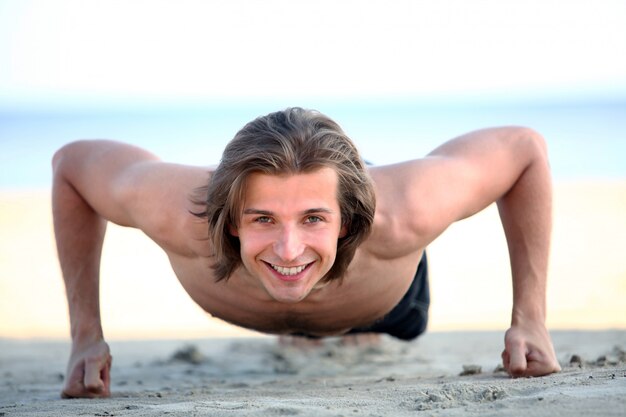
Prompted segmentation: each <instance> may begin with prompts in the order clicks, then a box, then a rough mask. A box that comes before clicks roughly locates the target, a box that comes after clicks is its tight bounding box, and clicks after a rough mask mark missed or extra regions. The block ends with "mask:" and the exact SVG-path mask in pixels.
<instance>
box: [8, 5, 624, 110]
mask: <svg viewBox="0 0 626 417" xmlns="http://www.w3.org/2000/svg"><path fill="white" fill-rule="evenodd" d="M625 22H626V2H625V1H623V0H606V1H603V0H589V1H585V0H573V1H567V2H564V1H562V0H528V1H517V0H516V1H509V0H475V1H466V0H444V1H406V0H396V1H388V0H382V1H379V0H375V1H363V0H356V1H338V0H322V1H306V2H304V1H293V0H291V1H290V0H263V1H256V0H229V1H194V0H177V1H164V0H145V1H132V0H125V1H112V0H109V1H97V0H61V1H43V0H42V1H36V0H0V105H1V106H3V107H5V108H6V107H9V108H11V107H17V106H23V105H26V106H27V107H28V106H29V105H34V104H38V105H45V104H52V105H60V104H62V103H64V102H67V101H68V100H69V101H70V102H72V101H73V102H79V103H81V102H85V101H86V102H90V103H91V104H93V102H100V103H105V102H114V103H115V102H118V101H120V100H122V101H123V102H128V101H129V100H130V101H131V102H135V101H138V102H144V103H145V102H148V103H151V102H165V103H168V102H174V101H175V102H178V101H182V102H185V101H211V100H220V99H233V100H238V99H264V98H276V97H291V96H294V97H325V98H333V97H338V98H348V99H354V98H360V97H396V96H398V97H409V98H414V97H418V98H420V97H449V96H453V97H458V96H470V97H471V96H475V95H483V96H484V95H489V96H491V95H495V96H496V98H497V97H507V96H511V95H513V96H516V95H521V96H528V95H548V96H550V95H553V96H554V95H556V96H589V95H592V96H593V95H596V96H597V95H599V96H611V97H615V96H618V97H624V96H626V52H625V51H626V23H625Z"/></svg>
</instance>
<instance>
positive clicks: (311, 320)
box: [172, 259, 419, 336]
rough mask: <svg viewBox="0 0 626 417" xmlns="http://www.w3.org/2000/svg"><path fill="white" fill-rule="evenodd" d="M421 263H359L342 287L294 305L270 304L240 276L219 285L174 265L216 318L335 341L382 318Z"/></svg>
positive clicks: (203, 272) (197, 270) (206, 271)
mask: <svg viewBox="0 0 626 417" xmlns="http://www.w3.org/2000/svg"><path fill="white" fill-rule="evenodd" d="M418 261H419V260H418V259H416V260H415V261H413V260H407V261H406V262H398V260H395V261H394V262H382V261H378V262H373V261H372V262H356V263H354V264H353V266H354V267H351V268H350V269H349V271H348V274H347V276H346V277H345V279H344V281H343V283H341V284H338V283H336V282H333V283H329V284H328V285H326V286H325V287H323V288H321V289H319V290H314V291H313V292H312V293H311V294H309V296H308V297H307V298H305V299H304V300H303V301H301V302H299V303H295V304H285V303H280V302H277V301H275V300H271V299H269V298H268V297H267V294H265V293H263V291H262V290H260V289H259V288H258V287H254V286H249V285H248V286H246V285H242V284H241V282H240V281H238V280H237V276H236V275H235V276H233V277H232V278H231V279H230V280H229V281H222V282H219V283H216V282H214V280H213V279H212V278H211V277H210V275H211V274H210V268H209V267H208V266H207V265H206V264H204V265H203V266H201V265H197V266H195V267H190V266H189V265H185V264H183V265H179V266H178V267H177V265H176V263H175V262H173V263H172V265H173V266H174V270H175V272H176V274H177V275H178V277H179V279H180V281H181V283H182V284H183V287H185V289H186V290H187V292H188V293H189V295H190V296H191V297H192V298H193V299H194V301H195V302H196V303H198V305H200V307H202V308H203V309H204V310H205V311H207V312H208V313H210V314H211V315H213V316H215V317H218V318H220V319H222V320H225V321H227V322H230V323H232V324H235V325H237V326H241V327H245V328H249V329H253V330H256V331H260V332H264V333H274V334H291V333H306V334H312V335H318V336H330V335H337V334H342V333H345V332H346V331H348V330H350V329H352V328H355V327H362V326H366V325H369V324H372V323H373V322H375V321H377V320H379V319H381V318H383V317H384V316H385V315H386V314H387V313H388V312H389V311H391V310H392V309H393V308H394V307H395V306H396V305H397V303H398V302H399V301H400V299H402V297H403V295H404V294H405V293H406V291H407V289H408V288H409V286H410V285H411V282H412V280H413V276H414V274H415V270H416V268H417V263H418Z"/></svg>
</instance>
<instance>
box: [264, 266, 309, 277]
mask: <svg viewBox="0 0 626 417" xmlns="http://www.w3.org/2000/svg"><path fill="white" fill-rule="evenodd" d="M272 268H274V270H275V271H276V272H278V273H279V274H281V275H296V274H299V273H300V272H302V271H303V270H304V268H306V265H300V266H293V267H291V268H286V267H282V266H278V265H273V264H272Z"/></svg>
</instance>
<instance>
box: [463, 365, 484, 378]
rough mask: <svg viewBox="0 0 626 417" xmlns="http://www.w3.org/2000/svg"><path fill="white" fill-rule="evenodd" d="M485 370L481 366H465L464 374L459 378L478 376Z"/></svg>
mask: <svg viewBox="0 0 626 417" xmlns="http://www.w3.org/2000/svg"><path fill="white" fill-rule="evenodd" d="M482 371H483V368H482V367H481V366H479V365H463V372H461V373H460V374H459V376H465V375H477V374H480V373H482Z"/></svg>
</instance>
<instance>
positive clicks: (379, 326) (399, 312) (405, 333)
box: [293, 252, 430, 340]
mask: <svg viewBox="0 0 626 417" xmlns="http://www.w3.org/2000/svg"><path fill="white" fill-rule="evenodd" d="M429 306H430V291H429V288H428V261H427V259H426V252H424V255H423V256H422V259H421V260H420V263H419V265H417V271H416V272H415V277H413V282H412V283H411V286H410V287H409V289H408V291H407V292H406V294H404V297H402V299H401V300H400V302H399V303H398V304H397V305H396V306H395V307H394V308H393V310H391V311H390V312H389V313H388V314H387V315H385V317H383V318H382V319H380V320H378V321H376V322H375V323H373V324H370V325H368V326H364V327H356V328H354V329H352V330H350V331H349V332H347V333H346V334H356V333H385V334H388V335H391V336H393V337H395V338H397V339H401V340H413V339H415V338H416V337H417V336H419V335H421V334H422V333H424V331H425V330H426V326H427V324H428V307H429ZM293 335H294V336H304V337H310V338H312V339H317V338H319V337H316V336H310V335H307V334H303V333H293Z"/></svg>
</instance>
